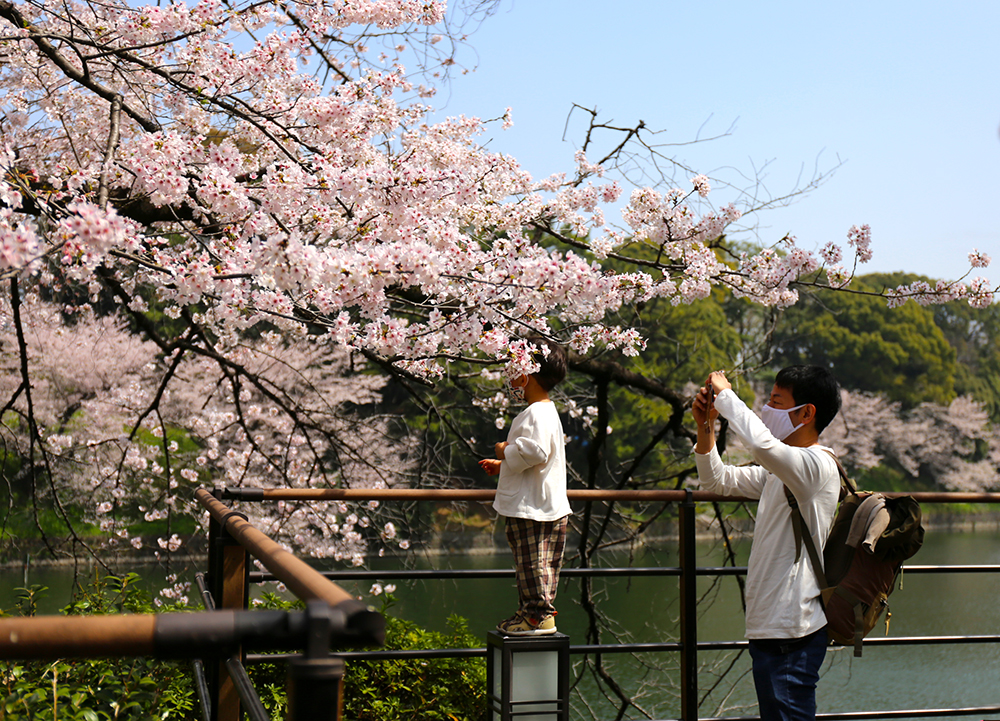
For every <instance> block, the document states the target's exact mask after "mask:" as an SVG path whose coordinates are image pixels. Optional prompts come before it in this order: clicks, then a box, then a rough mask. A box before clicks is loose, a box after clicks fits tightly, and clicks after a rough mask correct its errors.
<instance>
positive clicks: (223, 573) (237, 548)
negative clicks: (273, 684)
mask: <svg viewBox="0 0 1000 721" xmlns="http://www.w3.org/2000/svg"><path fill="white" fill-rule="evenodd" d="M221 494H222V491H221V490H220V489H216V490H215V491H213V493H212V495H213V496H215V497H216V498H217V499H218V498H219V497H220V496H221ZM233 515H236V516H238V517H240V518H243V519H244V520H246V516H245V515H243V514H242V513H236V512H235V511H234V512H233ZM224 524H225V519H223V520H222V521H221V522H218V521H216V520H215V519H214V518H210V520H209V533H208V541H209V548H208V578H209V588H210V589H211V591H212V597H213V599H214V600H215V607H216V608H217V609H245V608H246V607H247V603H248V601H249V594H250V584H249V574H250V559H249V554H248V553H247V550H246V549H245V548H243V546H242V545H240V543H239V542H238V541H236V540H235V539H234V538H233V537H232V536H230V535H229V533H228V532H227V531H226V529H225V526H224ZM235 655H236V656H237V657H238V658H240V660H241V661H242V660H245V659H244V658H243V648H242V646H241V647H240V648H239V649H237V651H236V654H235ZM209 688H210V689H211V691H212V721H240V716H241V714H240V697H239V693H238V692H237V689H236V684H235V683H234V682H233V680H232V678H231V677H230V675H229V669H228V668H227V667H226V662H225V660H221V661H219V662H217V663H213V664H211V673H210V674H209Z"/></svg>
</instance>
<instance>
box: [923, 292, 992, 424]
mask: <svg viewBox="0 0 1000 721" xmlns="http://www.w3.org/2000/svg"><path fill="white" fill-rule="evenodd" d="M934 322H935V323H936V324H937V326H938V328H940V329H941V331H942V333H944V336H945V338H946V339H947V340H948V343H949V344H950V345H951V347H952V348H954V349H955V353H956V359H957V361H958V365H957V369H956V373H955V392H956V393H957V394H958V395H960V396H962V395H968V396H972V397H973V398H975V399H976V400H977V401H979V402H980V403H982V404H983V406H984V407H985V408H986V411H987V412H988V413H989V414H990V419H991V420H992V421H993V422H994V423H996V422H998V421H1000V306H997V305H991V306H989V307H988V308H973V307H971V306H970V305H969V304H968V303H963V302H961V301H956V302H953V303H947V304H945V305H941V306H937V307H935V308H934Z"/></svg>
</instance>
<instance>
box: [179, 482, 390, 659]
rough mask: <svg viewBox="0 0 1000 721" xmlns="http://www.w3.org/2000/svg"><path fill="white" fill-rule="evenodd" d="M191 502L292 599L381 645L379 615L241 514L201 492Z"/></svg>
mask: <svg viewBox="0 0 1000 721" xmlns="http://www.w3.org/2000/svg"><path fill="white" fill-rule="evenodd" d="M195 498H196V499H197V500H198V502H199V503H201V505H202V506H204V507H205V508H206V509H208V512H209V513H210V514H211V515H212V518H213V519H214V520H215V521H216V522H217V523H218V524H219V525H220V526H222V527H223V528H225V530H226V532H227V533H229V535H230V536H232V538H233V539H235V540H236V541H237V542H238V543H239V544H240V545H241V546H243V548H245V549H246V550H247V551H248V552H249V553H250V555H252V556H253V557H254V558H256V559H257V560H259V561H260V562H261V563H262V564H263V565H264V567H265V568H266V569H267V570H268V571H270V572H271V573H272V574H274V576H275V578H277V579H278V580H279V581H281V583H283V584H285V586H286V587H287V588H288V590H290V591H291V592H292V593H293V594H295V596H296V597H298V598H299V599H301V600H303V601H309V600H312V599H318V600H321V601H326V602H327V603H328V604H330V606H331V607H333V608H335V609H338V610H339V611H341V612H342V613H343V614H344V616H345V617H346V618H347V628H348V630H354V631H356V632H357V633H358V635H359V637H363V639H364V642H365V643H377V644H380V645H381V644H382V643H384V639H385V619H384V618H383V617H382V615H381V614H380V613H378V612H376V611H374V610H372V609H371V608H370V607H369V606H368V605H366V604H364V603H362V602H361V601H359V600H357V599H356V598H355V597H354V596H352V595H350V594H349V593H347V591H345V590H344V589H342V588H341V587H340V586H338V585H337V584H335V583H333V582H332V581H330V580H328V579H326V578H324V577H323V575H322V574H321V573H320V572H319V571H317V570H316V569H314V568H313V567H312V566H310V565H309V564H308V563H306V562H305V561H303V560H302V559H300V558H298V557H297V556H295V555H294V554H292V553H289V552H288V551H286V550H285V549H284V548H282V547H281V546H280V545H279V544H278V543H276V542H275V541H273V540H271V539H270V538H268V537H267V535H265V534H264V533H262V532H261V531H259V530H257V529H256V528H254V527H253V526H252V525H251V524H250V523H248V522H247V521H246V520H245V519H244V518H243V517H242V514H239V513H237V512H235V511H232V510H231V509H229V507H227V506H226V505H225V504H223V503H222V502H221V501H219V500H217V499H216V498H215V497H214V496H213V495H212V494H211V493H209V492H208V491H206V490H205V489H204V488H199V489H197V490H196V491H195Z"/></svg>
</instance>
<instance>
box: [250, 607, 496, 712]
mask: <svg viewBox="0 0 1000 721" xmlns="http://www.w3.org/2000/svg"><path fill="white" fill-rule="evenodd" d="M276 600H277V599H274V598H273V597H271V598H269V599H268V603H267V604H266V605H268V606H271V607H274V606H273V604H274V602H275V601H276ZM279 605H280V603H279ZM391 605H392V597H391V596H388V597H387V603H386V604H385V605H384V606H383V608H382V613H383V615H385V616H386V640H385V646H384V647H382V648H383V649H385V650H387V649H391V650H414V649H429V648H444V649H461V648H479V647H481V646H482V645H483V640H482V639H480V638H478V637H477V636H475V635H473V634H472V633H471V632H470V631H469V628H468V624H467V621H466V620H465V619H464V618H461V617H460V616H452V617H451V618H449V619H448V629H449V630H448V631H447V632H444V633H442V632H437V631H428V630H426V629H423V628H420V627H419V626H417V625H416V624H414V623H412V622H410V621H405V620H402V619H399V618H394V617H392V616H389V615H388V614H387V613H386V612H387V611H388V609H389V608H390V607H391ZM346 667H347V668H346V672H345V674H344V713H343V718H344V719H345V720H346V721H479V719H480V718H482V717H483V715H484V713H485V711H486V662H485V659H483V658H440V659H438V658H435V659H412V660H372V661H359V660H355V659H352V660H350V661H349V662H347V664H346ZM248 672H249V674H250V678H251V680H253V682H254V687H255V688H256V689H257V692H258V694H259V695H260V697H261V702H262V703H263V704H264V707H265V708H267V709H268V712H269V713H270V714H271V718H272V719H283V718H284V717H285V711H286V709H287V696H286V694H285V682H286V678H285V675H286V668H285V666H284V665H283V664H259V665H255V666H252V667H251V668H249V669H248Z"/></svg>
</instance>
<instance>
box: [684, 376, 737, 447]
mask: <svg viewBox="0 0 1000 721" xmlns="http://www.w3.org/2000/svg"><path fill="white" fill-rule="evenodd" d="M732 387H733V386H732V384H731V383H730V382H729V381H728V380H726V375H725V373H723V372H722V371H713V372H712V373H710V374H709V375H708V380H706V381H705V385H704V386H702V387H701V388H700V389H699V390H698V395H696V396H695V397H694V401H693V402H692V403H691V415H692V416H694V422H695V423H697V424H698V440H697V442H696V443H695V447H694V450H695V452H696V453H701V454H705V453H708V452H710V451H711V450H712V447H713V446H714V445H715V419H716V418H718V417H719V412H718V411H717V410H715V396H716V395H718V394H719V393H721V392H722V391H724V390H727V389H731V388H732Z"/></svg>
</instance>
